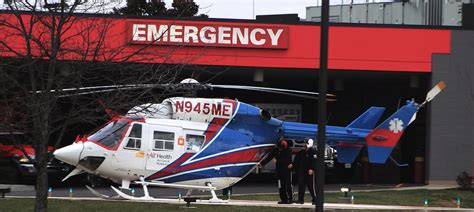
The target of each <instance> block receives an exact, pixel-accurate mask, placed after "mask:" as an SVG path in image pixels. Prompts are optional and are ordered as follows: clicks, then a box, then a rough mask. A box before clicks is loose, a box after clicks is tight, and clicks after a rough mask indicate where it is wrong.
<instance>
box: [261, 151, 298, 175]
mask: <svg viewBox="0 0 474 212" xmlns="http://www.w3.org/2000/svg"><path fill="white" fill-rule="evenodd" d="M291 156H292V152H291V149H290V148H285V149H283V150H280V149H278V148H275V149H273V151H272V152H271V153H270V155H268V157H267V158H265V160H263V161H262V165H265V164H267V163H268V162H270V160H272V159H273V158H275V159H276V171H277V172H282V171H291V170H290V169H288V165H290V164H292V163H293V162H292V160H291Z"/></svg>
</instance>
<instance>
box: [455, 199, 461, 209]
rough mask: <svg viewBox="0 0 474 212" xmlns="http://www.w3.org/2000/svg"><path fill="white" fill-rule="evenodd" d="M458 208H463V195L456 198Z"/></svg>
mask: <svg viewBox="0 0 474 212" xmlns="http://www.w3.org/2000/svg"><path fill="white" fill-rule="evenodd" d="M456 208H461V197H458V198H456Z"/></svg>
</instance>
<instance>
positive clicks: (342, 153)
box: [334, 107, 385, 163]
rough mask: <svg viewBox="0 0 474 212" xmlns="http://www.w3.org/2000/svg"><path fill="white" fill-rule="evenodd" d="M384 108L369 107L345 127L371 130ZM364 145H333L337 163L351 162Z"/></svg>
mask: <svg viewBox="0 0 474 212" xmlns="http://www.w3.org/2000/svg"><path fill="white" fill-rule="evenodd" d="M384 111H385V108H383V107H371V108H369V109H368V110H367V111H365V112H364V113H363V114H362V115H360V116H359V117H357V118H356V119H354V121H352V122H351V123H350V124H349V125H347V128H352V129H355V128H358V129H366V130H371V129H374V127H375V125H376V124H377V122H378V121H379V119H380V117H381V116H382V114H383V112H384ZM362 147H364V145H362V144H355V143H342V142H341V143H338V144H336V145H335V146H334V148H336V150H337V153H338V154H337V161H338V162H339V163H352V162H354V160H355V158H356V157H357V155H359V152H360V150H361V149H362Z"/></svg>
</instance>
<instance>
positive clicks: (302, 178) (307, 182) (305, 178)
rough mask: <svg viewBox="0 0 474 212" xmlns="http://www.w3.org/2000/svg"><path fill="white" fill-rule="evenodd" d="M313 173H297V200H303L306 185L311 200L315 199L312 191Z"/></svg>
mask: <svg viewBox="0 0 474 212" xmlns="http://www.w3.org/2000/svg"><path fill="white" fill-rule="evenodd" d="M313 178H314V174H313V175H308V174H304V175H298V202H304V193H305V190H306V188H305V187H306V186H308V190H309V193H310V194H311V197H312V200H311V201H312V202H314V201H315V200H316V195H315V193H314V183H313Z"/></svg>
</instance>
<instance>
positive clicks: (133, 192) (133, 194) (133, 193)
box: [131, 188, 135, 197]
mask: <svg viewBox="0 0 474 212" xmlns="http://www.w3.org/2000/svg"><path fill="white" fill-rule="evenodd" d="M131 192H132V196H133V197H134V196H135V189H134V188H132V190H131Z"/></svg>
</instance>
